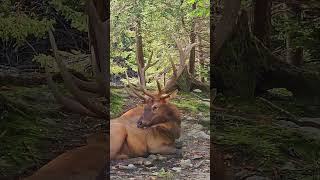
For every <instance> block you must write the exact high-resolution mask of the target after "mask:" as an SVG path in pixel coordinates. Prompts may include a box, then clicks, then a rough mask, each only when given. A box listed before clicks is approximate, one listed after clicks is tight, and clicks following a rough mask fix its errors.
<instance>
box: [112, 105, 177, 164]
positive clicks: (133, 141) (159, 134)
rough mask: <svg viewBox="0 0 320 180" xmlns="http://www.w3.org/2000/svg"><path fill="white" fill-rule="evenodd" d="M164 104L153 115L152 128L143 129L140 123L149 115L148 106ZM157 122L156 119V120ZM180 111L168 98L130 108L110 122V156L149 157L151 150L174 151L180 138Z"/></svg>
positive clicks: (119, 157) (160, 152) (150, 121)
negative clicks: (176, 140)
mask: <svg viewBox="0 0 320 180" xmlns="http://www.w3.org/2000/svg"><path fill="white" fill-rule="evenodd" d="M156 103H160V104H161V107H160V106H159V111H158V112H157V113H156V114H153V115H151V116H149V117H153V118H154V119H153V118H151V119H149V120H148V121H149V125H152V126H151V127H148V128H139V127H137V123H138V121H139V120H141V118H142V119H143V118H144V117H145V115H146V108H149V107H150V106H152V105H154V104H156ZM134 112H135V113H134ZM153 121H156V122H153ZM180 124H181V122H180V113H179V111H178V109H177V108H176V107H175V106H174V105H172V104H170V103H168V102H167V101H159V100H154V101H152V102H149V103H148V104H146V105H144V106H137V107H136V108H134V109H132V110H129V111H128V112H127V113H125V114H123V115H122V116H120V117H119V118H116V119H113V120H111V123H110V135H111V139H110V159H111V160H114V159H124V158H129V157H138V156H145V155H148V154H149V153H152V154H155V153H158V154H174V153H176V152H178V151H177V149H176V148H175V147H174V142H175V139H177V138H179V137H180Z"/></svg>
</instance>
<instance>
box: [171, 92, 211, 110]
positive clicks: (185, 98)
mask: <svg viewBox="0 0 320 180" xmlns="http://www.w3.org/2000/svg"><path fill="white" fill-rule="evenodd" d="M179 96H180V97H179V98H175V99H174V100H173V101H172V103H173V104H175V105H176V106H177V107H178V108H181V109H184V110H188V111H191V112H192V113H199V112H202V113H205V114H209V112H210V105H209V103H206V102H203V101H201V100H199V99H198V98H197V97H195V96H194V95H192V94H190V93H180V95H179Z"/></svg>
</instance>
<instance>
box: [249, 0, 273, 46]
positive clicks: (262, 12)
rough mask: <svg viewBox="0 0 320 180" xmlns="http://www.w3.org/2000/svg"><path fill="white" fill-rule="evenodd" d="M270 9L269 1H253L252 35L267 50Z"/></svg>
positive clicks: (269, 33)
mask: <svg viewBox="0 0 320 180" xmlns="http://www.w3.org/2000/svg"><path fill="white" fill-rule="evenodd" d="M271 7H272V1H270V0H255V1H254V22H253V34H254V35H255V36H256V37H257V38H258V39H260V40H261V41H262V42H263V43H264V44H265V46H266V47H268V48H269V47H270V35H271Z"/></svg>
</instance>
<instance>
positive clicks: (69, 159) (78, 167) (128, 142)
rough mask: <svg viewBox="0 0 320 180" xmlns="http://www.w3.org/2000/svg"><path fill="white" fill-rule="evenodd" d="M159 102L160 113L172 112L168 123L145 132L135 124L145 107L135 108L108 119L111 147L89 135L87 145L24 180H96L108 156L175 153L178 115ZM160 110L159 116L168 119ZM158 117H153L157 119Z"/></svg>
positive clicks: (97, 137)
mask: <svg viewBox="0 0 320 180" xmlns="http://www.w3.org/2000/svg"><path fill="white" fill-rule="evenodd" d="M162 103H164V104H165V106H163V107H164V109H163V110H165V109H166V108H169V109H171V111H170V112H174V115H173V116H172V117H174V118H172V119H170V116H169V117H167V118H166V119H169V120H167V121H164V122H161V123H158V124H154V125H152V126H151V127H149V128H147V129H143V128H138V127H137V122H138V120H139V119H140V118H141V117H142V116H143V114H144V109H145V106H146V105H138V106H137V107H135V108H133V109H131V110H129V111H127V112H126V113H124V114H123V115H122V116H120V117H118V118H116V119H113V120H111V122H110V144H108V143H107V142H108V141H107V140H106V138H107V137H105V136H104V135H103V134H102V133H101V134H96V135H92V136H90V137H88V138H87V145H86V146H82V147H78V148H75V149H72V150H70V151H67V152H65V153H63V154H61V155H60V156H58V157H57V158H55V159H53V160H52V161H50V162H49V163H48V164H46V165H44V166H43V167H42V168H40V169H39V170H38V171H37V172H36V173H34V174H33V175H32V176H30V177H28V178H26V179H25V180H70V179H77V180H96V179H97V178H101V177H100V176H103V171H104V170H105V168H106V164H108V162H107V160H108V154H110V159H111V160H113V159H123V158H129V157H137V156H145V155H147V154H149V153H159V154H173V153H176V152H177V150H176V148H175V147H174V141H175V139H177V138H179V137H180V114H179V111H178V109H177V108H176V107H175V106H173V105H170V104H168V103H167V102H162ZM160 110H161V109H160ZM163 110H161V114H163V115H166V116H168V114H166V113H165V112H163ZM159 112H160V111H159ZM161 114H160V113H159V114H157V116H155V117H157V119H159V117H161V116H159V115H161ZM109 147H110V149H109ZM109 150H110V153H108V152H109Z"/></svg>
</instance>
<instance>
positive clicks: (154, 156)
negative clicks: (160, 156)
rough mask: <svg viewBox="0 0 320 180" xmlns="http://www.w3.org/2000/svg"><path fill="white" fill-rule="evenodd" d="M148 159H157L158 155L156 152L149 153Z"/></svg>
mask: <svg viewBox="0 0 320 180" xmlns="http://www.w3.org/2000/svg"><path fill="white" fill-rule="evenodd" d="M148 159H150V160H151V161H154V160H156V159H157V156H156V155H154V154H151V155H149V157H148Z"/></svg>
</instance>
